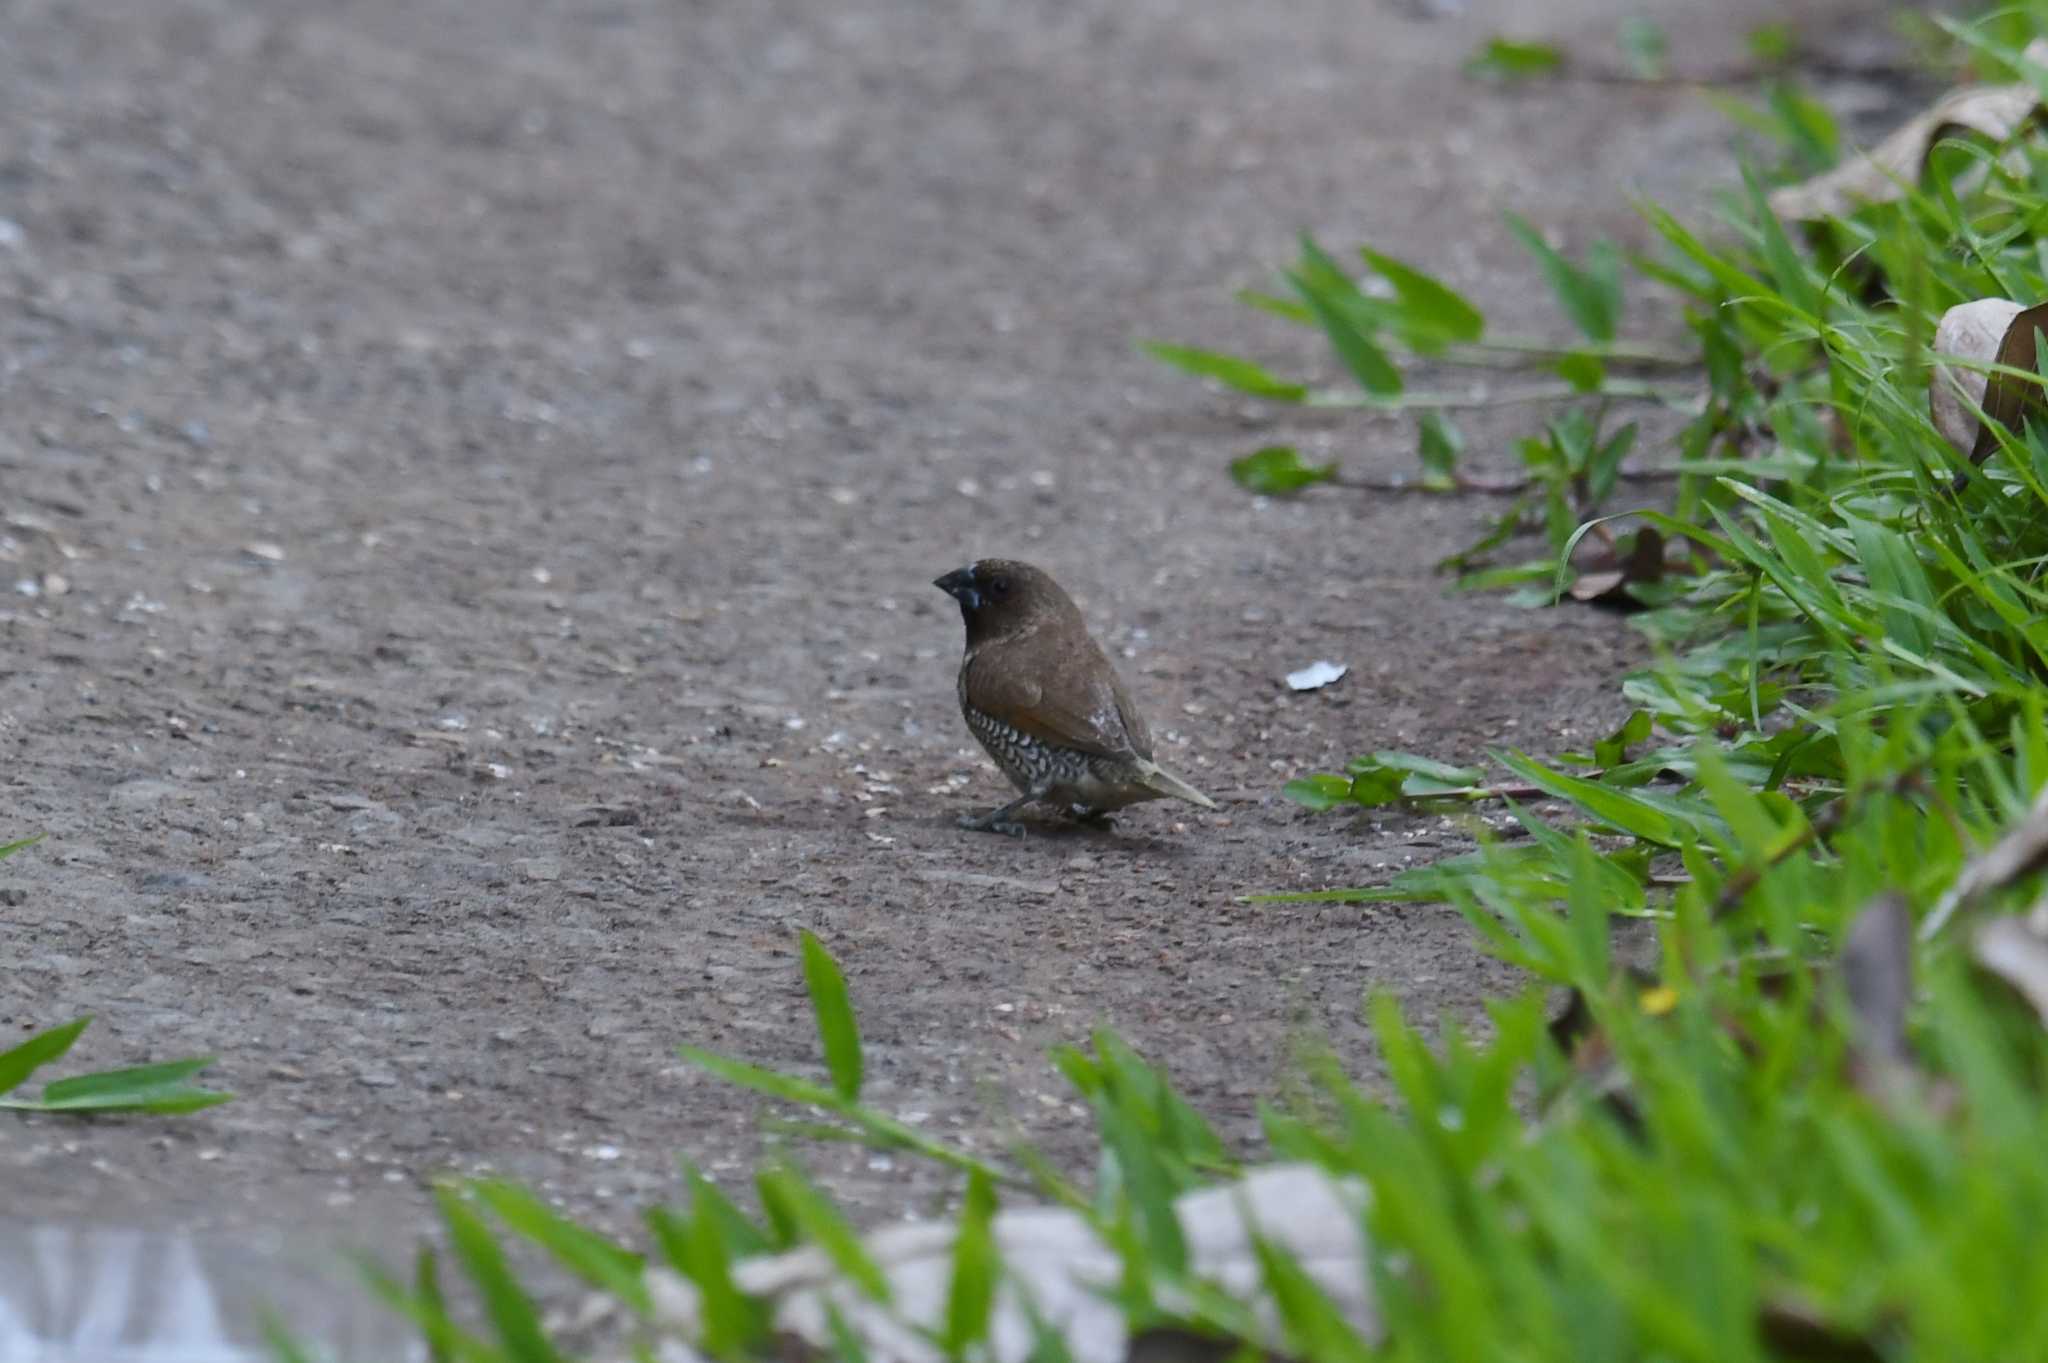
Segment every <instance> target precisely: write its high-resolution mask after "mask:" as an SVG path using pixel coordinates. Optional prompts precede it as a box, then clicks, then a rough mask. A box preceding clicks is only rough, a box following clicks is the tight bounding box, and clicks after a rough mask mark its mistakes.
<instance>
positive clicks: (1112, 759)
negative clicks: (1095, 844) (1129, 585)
mask: <svg viewBox="0 0 2048 1363" xmlns="http://www.w3.org/2000/svg"><path fill="white" fill-rule="evenodd" d="M932 585H933V586H935V587H937V588H938V589H939V590H940V591H942V592H945V593H946V594H947V595H948V596H951V597H952V598H953V599H954V600H956V601H958V602H959V603H960V618H961V619H962V620H964V621H966V623H967V656H966V657H965V658H963V659H962V660H961V662H960V684H959V690H960V713H961V714H962V715H964V716H966V718H967V727H968V728H969V729H971V730H972V731H973V732H974V736H975V738H977V739H979V740H980V741H981V746H982V747H984V748H986V749H988V755H989V756H990V757H993V758H994V759H995V761H996V765H997V766H998V767H1001V768H1002V770H1003V775H1005V776H1007V777H1009V778H1010V783H1011V784H1012V785H1014V786H1016V787H1017V789H1018V790H1020V791H1022V792H1023V793H1022V794H1021V795H1019V796H1018V797H1017V798H1016V799H1014V800H1012V801H1010V803H1008V804H1006V805H1004V806H1003V807H1002V808H1000V809H993V810H990V811H989V812H988V813H986V814H971V815H963V816H962V817H961V819H960V826H961V827H962V828H985V829H990V830H993V831H994V832H997V833H1008V834H1010V835H1011V836H1012V837H1021V836H1023V833H1024V828H1023V825H1021V824H1019V823H1016V822H1015V821H1014V820H1013V819H1012V818H1011V816H1012V815H1014V814H1015V813H1016V812H1017V811H1018V810H1020V809H1022V808H1023V807H1024V806H1025V805H1028V804H1032V803H1035V802H1038V801H1044V802H1046V803H1049V804H1055V805H1062V806H1064V807H1065V808H1066V809H1067V811H1068V812H1069V813H1071V814H1073V815H1074V817H1076V818H1079V819H1096V818H1100V817H1101V816H1103V815H1105V814H1107V813H1109V812H1110V811H1111V810H1113V809H1121V808H1123V807H1124V806H1125V805H1130V804H1136V803H1137V802H1138V801H1140V800H1159V799H1164V798H1166V797H1168V796H1171V797H1172V798H1174V799H1177V800H1186V801H1188V802H1190V803H1191V804H1198V805H1200V806H1202V808H1204V809H1214V808H1215V807H1216V802H1215V801H1214V800H1211V799H1210V798H1209V797H1208V796H1206V795H1204V794H1202V792H1201V791H1199V790H1196V789H1195V788H1194V787H1193V786H1191V785H1189V784H1188V783H1187V782H1185V781H1183V780H1181V779H1180V778H1179V777H1178V776H1175V775H1174V774H1173V773H1172V772H1170V771H1167V770H1166V769H1165V768H1164V767H1161V766H1160V765H1159V764H1158V763H1156V762H1154V761H1153V760H1152V735H1151V734H1150V733H1149V732H1148V731H1147V730H1146V728H1145V721H1144V719H1143V718H1142V717H1141V716H1140V715H1139V714H1138V711H1137V708H1136V707H1135V706H1133V705H1132V704H1131V697H1130V693H1129V692H1127V691H1125V690H1124V684H1123V682H1122V681H1120V680H1118V678H1117V675H1116V669H1115V668H1114V667H1112V666H1110V662H1109V659H1108V658H1107V657H1106V656H1105V655H1104V654H1103V652H1102V648H1101V646H1100V645H1098V644H1097V643H1096V642H1095V640H1094V638H1093V637H1092V636H1090V635H1089V633H1088V624H1087V622H1086V621H1085V620H1083V619H1082V618H1081V611H1080V609H1079V608H1078V607H1077V606H1075V605H1074V602H1073V598H1071V597H1069V596H1068V595H1067V594H1066V592H1064V591H1062V590H1061V589H1060V584H1059V583H1057V582H1055V581H1053V580H1052V579H1051V578H1050V577H1048V576H1047V575H1046V574H1045V573H1043V572H1041V571H1040V570H1039V569H1037V568H1034V567H1032V566H1031V565H1030V564H1028V563H1017V562H1014V561H1012V560H1009V559H1000V558H985V559H983V560H981V561H980V562H979V563H976V564H974V565H972V566H971V567H966V568H960V569H957V570H955V571H953V572H950V573H947V574H946V575H945V576H944V577H942V578H939V579H938V580H937V581H936V582H934V583H933V584H932Z"/></svg>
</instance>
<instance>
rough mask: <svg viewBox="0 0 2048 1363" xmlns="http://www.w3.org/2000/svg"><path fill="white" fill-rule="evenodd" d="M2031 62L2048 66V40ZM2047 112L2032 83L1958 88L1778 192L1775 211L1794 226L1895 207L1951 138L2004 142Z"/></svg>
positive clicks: (2038, 43)
mask: <svg viewBox="0 0 2048 1363" xmlns="http://www.w3.org/2000/svg"><path fill="white" fill-rule="evenodd" d="M2026 57H2027V59H2028V60H2029V61H2033V62H2038V63H2042V64H2044V65H2048V39H2040V38H2037V39H2035V40H2034V42H2033V43H2032V44H2031V45H2030V46H2029V47H2028V48H2027V50H2026ZM2040 108H2041V95H2040V92H2039V91H2038V90H2036V89H2035V88H2034V87H2033V86H2031V85H2027V84H2017V85H1970V86H1964V87H1962V88H1961V89H1956V90H1951V91H1949V92H1948V93H1947V94H1945V95H1943V96H1942V97H1941V98H1940V99H1937V100H1936V101H1934V103H1933V104H1931V105H1929V106H1928V107H1927V108H1926V109H1924V110H1922V111H1921V112H1920V113H1918V114H1916V115H1914V116H1913V117H1912V118H1910V119H1908V120H1906V122H1905V123H1903V124H1901V125H1900V126H1899V127H1898V128H1896V129H1894V130H1893V132H1892V134H1891V136H1889V137H1887V138H1885V139H1884V141H1882V142H1880V143H1878V144H1877V145H1876V146H1875V147H1873V148H1871V150H1869V151H1868V152H1865V153H1864V154H1862V155H1860V156H1855V157H1851V158H1850V159H1849V160H1847V161H1844V162H1843V163H1842V164H1841V165H1839V166H1836V167H1835V168H1834V169H1833V170H1830V171H1827V172H1825V173H1823V174H1820V175H1816V176H1814V177H1813V178H1812V179H1810V180H1804V181H1801V182H1800V183H1799V184H1796V185H1786V186H1784V187H1783V188H1782V189H1778V190H1774V191H1772V193H1771V196H1770V207H1771V212H1773V213H1774V214H1776V215H1777V216H1778V217H1779V218H1782V219H1783V220H1785V221H1786V222H1817V221H1819V220H1821V219H1823V218H1839V217H1846V216H1848V215H1849V214H1851V213H1854V212H1855V211H1856V210H1857V209H1858V208H1860V207H1862V206H1863V205H1864V204H1872V203H1890V202H1891V201H1893V200H1894V199H1899V198H1902V197H1904V195H1905V193H1906V191H1907V190H1908V189H1909V188H1911V187H1912V186H1915V185H1917V184H1919V182H1920V177H1921V176H1922V175H1924V174H1925V173H1926V170H1927V161H1928V157H1929V156H1930V155H1931V154H1932V153H1933V151H1934V148H1935V147H1936V146H1938V145H1939V144H1940V143H1941V141H1942V139H1943V138H1946V137H1952V136H1954V135H1955V134H1957V133H1975V134H1977V135H1978V136H1980V137H1985V138H1988V139H1990V140H1991V141H1992V142H1994V143H1999V144H2003V143H2004V142H2006V141H2007V140H2008V139H2010V138H2011V137H2012V136H2013V135H2014V134H2015V133H2017V132H2019V131H2020V130H2021V129H2023V128H2025V127H2026V126H2027V125H2028V124H2030V123H2032V122H2033V121H2034V120H2035V118H2036V116H2037V115H2038V114H2039V112H2040Z"/></svg>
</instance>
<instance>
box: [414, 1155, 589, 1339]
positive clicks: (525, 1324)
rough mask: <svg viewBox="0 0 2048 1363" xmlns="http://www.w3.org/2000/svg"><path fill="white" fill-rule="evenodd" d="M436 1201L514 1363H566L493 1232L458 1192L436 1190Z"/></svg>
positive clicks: (465, 1268)
mask: <svg viewBox="0 0 2048 1363" xmlns="http://www.w3.org/2000/svg"><path fill="white" fill-rule="evenodd" d="M434 1197H435V1201H436V1203H437V1204H438V1205H439V1207H440V1209H441V1219H442V1221H443V1222H444V1223H445V1224H446V1225H447V1227H448V1235H449V1239H450V1240H451V1241H452V1242H453V1244H454V1249H455V1256H456V1258H458V1259H460V1260H461V1261H462V1268H463V1272H465V1273H466V1274H468V1275H469V1280H470V1282H471V1283H473V1284H475V1286H476V1289H477V1292H478V1294H479V1295H480V1296H482V1298H483V1306H484V1314H485V1315H486V1316H488V1317H489V1318H490V1321H491V1326H492V1328H493V1329H494V1330H496V1332H497V1335H498V1341H499V1343H501V1344H502V1345H503V1346H504V1348H505V1352H506V1354H507V1355H508V1356H509V1357H510V1358H511V1359H512V1360H513V1363H561V1357H560V1355H559V1354H557V1353H556V1352H555V1349H554V1346H553V1345H551V1344H550V1343H548V1337H547V1331H546V1329H545V1328H543V1326H542V1325H541V1319H540V1312H539V1311H538V1310H537V1309H535V1307H534V1304H533V1299H532V1298H531V1297H529V1296H528V1295H527V1294H526V1289H525V1288H523V1287H521V1286H520V1284H519V1279H518V1277H517V1276H516V1275H515V1274H514V1273H513V1272H512V1268H511V1265H509V1264H508V1263H506V1261H505V1252H504V1250H503V1249H501V1248H500V1247H499V1245H498V1241H497V1238H496V1237H495V1236H493V1235H492V1234H491V1231H490V1227H488V1226H487V1225H485V1224H484V1220H483V1218H482V1217H481V1216H479V1215H477V1213H476V1212H475V1211H474V1210H472V1209H471V1207H470V1206H469V1204H468V1202H467V1201H465V1200H464V1198H463V1197H462V1195H461V1194H460V1193H459V1192H457V1191H456V1190H455V1189H453V1188H449V1187H441V1188H437V1189H436V1190H435V1193H434Z"/></svg>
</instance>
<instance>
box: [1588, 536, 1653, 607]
mask: <svg viewBox="0 0 2048 1363" xmlns="http://www.w3.org/2000/svg"><path fill="white" fill-rule="evenodd" d="M1663 576H1664V536H1663V535H1662V534H1660V533H1659V532H1658V531H1657V529H1656V528H1655V527H1653V526H1648V525H1646V526H1644V527H1643V528H1642V529H1640V530H1638V531H1636V534H1635V542H1634V543H1633V544H1631V545H1630V546H1629V554H1628V557H1627V558H1625V559H1622V560H1620V561H1618V562H1616V563H1615V564H1614V566H1613V567H1610V568H1602V569H1598V570H1596V571H1593V572H1581V573H1580V574H1579V575H1578V576H1577V577H1575V578H1573V579H1572V585H1571V586H1569V587H1567V588H1566V589H1565V590H1566V591H1567V592H1568V593H1569V594H1570V596H1571V598H1572V600H1574V601H1614V602H1617V603H1619V604H1623V605H1634V604H1637V603H1636V600H1635V598H1634V597H1633V596H1631V595H1629V593H1628V591H1627V590H1626V589H1627V587H1628V585H1629V584H1630V583H1631V582H1656V581H1658V580H1660V579H1661V578H1662V577H1663Z"/></svg>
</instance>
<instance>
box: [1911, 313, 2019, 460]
mask: <svg viewBox="0 0 2048 1363" xmlns="http://www.w3.org/2000/svg"><path fill="white" fill-rule="evenodd" d="M2044 329H2048V303H2038V304H2036V305H2034V306H2033V307H2025V306H2022V305H2021V304H2019V303H2015V302H2013V301H2012V300H2011V299H2010V298H1979V299H1976V300H1975V301H1973V302H1969V303H1959V304H1957V305H1956V306H1955V307H1952V308H1950V309H1949V310H1948V311H1947V312H1945V313H1943V314H1942V316H1941V321H1940V323H1939V324H1937V325H1936V327H1935V329H1934V352H1935V355H1936V360H1935V365H1934V381H1933V382H1932V383H1930V384H1929V385H1928V389H1927V407H1928V412H1929V414H1930V415H1931V416H1932V417H1933V419H1934V427H1935V429H1936V430H1938V431H1940V432H1941V434H1942V436H1943V438H1944V439H1946V440H1947V441H1948V442H1949V444H1951V445H1953V446H1955V447H1956V449H1957V450H1959V451H1961V452H1963V453H1964V454H1967V455H1969V456H1970V462H1971V463H1973V464H1981V463H1983V462H1984V461H1985V460H1986V459H1987V458H1989V457H1990V455H1991V452H1992V451H1993V450H1995V449H1997V448H1998V432H1997V428H1998V427H2001V426H2002V427H2004V428H2005V429H2006V430H2009V431H2018V430H2019V429H2021V427H2022V426H2024V425H2025V423H2026V419H2027V418H2028V417H2030V416H2033V415H2036V414H2038V413H2039V412H2041V411H2043V410H2048V401H2044V394H2043V392H2042V388H2041V385H2040V383H2039V382H2038V381H2033V380H2029V379H2027V378H2025V377H2022V376H2023V375H2027V374H2033V373H2036V372H2037V365H2038V362H2039V359H2040V356H2039V355H2038V353H2037V352H2038V347H2037V346H2036V344H2035V337H2036V336H2037V335H2039V334H2040V333H2041V331H2043V330H2044ZM1944 361H1958V362H1960V363H1944ZM1992 365H1996V366H1998V369H1997V370H1996V371H1992V370H1991V369H1989V366H1992ZM2009 370H2016V371H2019V372H2017V373H2012V372H2007V371H2009ZM1979 412H1982V413H1983V415H1984V418H1988V419H1980V418H1979V416H1978V413H1979Z"/></svg>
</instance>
